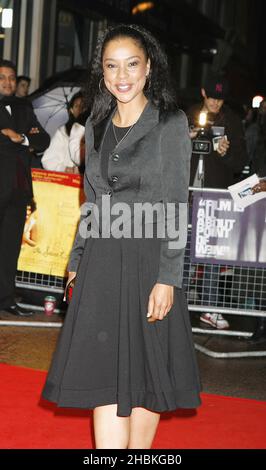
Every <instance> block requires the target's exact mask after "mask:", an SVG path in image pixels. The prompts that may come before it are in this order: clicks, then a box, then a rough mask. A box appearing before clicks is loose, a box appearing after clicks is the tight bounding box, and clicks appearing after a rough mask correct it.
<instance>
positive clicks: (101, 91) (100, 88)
mask: <svg viewBox="0 0 266 470" xmlns="http://www.w3.org/2000/svg"><path fill="white" fill-rule="evenodd" d="M102 80H103V77H102V78H101V79H100V81H99V91H100V93H102V94H103V93H104V92H103V90H102V87H101V82H102Z"/></svg>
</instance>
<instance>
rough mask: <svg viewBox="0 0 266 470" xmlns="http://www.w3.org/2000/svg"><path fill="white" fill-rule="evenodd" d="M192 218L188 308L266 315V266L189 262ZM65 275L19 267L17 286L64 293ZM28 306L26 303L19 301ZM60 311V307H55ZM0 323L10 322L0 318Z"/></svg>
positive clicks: (203, 349) (224, 332) (240, 335)
mask: <svg viewBox="0 0 266 470" xmlns="http://www.w3.org/2000/svg"><path fill="white" fill-rule="evenodd" d="M190 191H191V198H190V201H192V200H193V196H194V195H195V194H199V193H201V192H202V190H201V189H199V188H190ZM213 191H215V192H216V193H219V192H220V193H228V191H224V190H213V189H211V188H209V189H205V188H204V192H205V193H206V192H207V193H208V192H210V193H211V192H213ZM191 230H192V225H191V221H190V224H189V229H188V242H187V246H186V251H185V262H184V288H185V291H186V295H187V300H188V308H189V310H190V311H191V312H210V313H222V314H230V315H237V316H250V317H256V318H258V317H266V270H265V267H264V266H262V267H257V266H255V267H254V266H249V265H247V266H243V265H237V261H235V262H234V263H233V264H230V262H228V261H227V262H226V263H224V262H221V263H220V264H212V263H211V262H209V263H208V262H207V261H204V262H202V261H201V262H199V263H198V262H196V263H195V262H192V260H191V243H192V242H191ZM64 285H65V278H64V277H60V276H53V275H47V274H38V273H33V272H27V271H18V272H17V277H16V286H17V287H18V288H22V289H30V290H35V291H39V292H43V293H44V295H46V294H56V295H57V297H58V296H59V297H60V296H61V298H62V296H63V291H64ZM22 305H24V306H29V305H28V304H25V303H24V304H22ZM30 306H31V307H34V308H35V309H36V310H39V311H41V310H43V306H40V305H33V306H32V305H30ZM56 312H59V310H56ZM1 324H5V325H7V324H10V322H8V321H5V322H2V321H0V325H1ZM12 324H16V325H18V324H20V325H21V324H23V325H25V326H28V325H30V326H39V327H47V326H54V327H57V326H61V323H60V322H53V323H52V322H51V323H49V322H30V321H28V322H27V320H25V321H23V322H12ZM192 330H193V332H194V333H197V334H207V335H222V336H227V337H231V336H235V337H238V338H244V339H245V338H249V337H250V336H251V335H252V334H253V332H251V331H243V330H240V331H235V330H232V329H229V330H216V329H211V328H201V327H193V328H192ZM195 347H196V349H197V350H199V351H201V352H202V353H204V354H207V355H209V356H211V357H214V358H236V357H259V356H266V351H250V350H247V351H232V352H228V351H226V352H217V351H212V350H211V349H209V348H207V347H206V346H202V345H200V344H197V343H195Z"/></svg>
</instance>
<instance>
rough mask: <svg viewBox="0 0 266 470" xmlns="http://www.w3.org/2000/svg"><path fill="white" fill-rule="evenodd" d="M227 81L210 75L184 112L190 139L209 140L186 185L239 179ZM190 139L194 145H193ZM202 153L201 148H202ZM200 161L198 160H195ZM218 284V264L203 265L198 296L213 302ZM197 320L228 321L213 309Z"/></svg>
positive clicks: (237, 137) (237, 134)
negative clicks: (203, 115) (198, 100)
mask: <svg viewBox="0 0 266 470" xmlns="http://www.w3.org/2000/svg"><path fill="white" fill-rule="evenodd" d="M227 92H228V84H227V81H226V80H225V78H224V77H222V76H219V75H211V76H209V77H208V79H207V80H206V83H205V84H204V87H203V88H201V95H202V98H203V101H202V102H201V103H199V104H196V105H195V106H193V107H192V108H190V109H189V110H188V112H187V115H188V120H189V125H190V137H191V139H192V140H194V139H196V141H197V139H200V138H201V135H202V134H204V139H205V140H206V141H209V146H210V148H209V153H208V152H206V154H205V155H204V156H203V157H200V152H198V153H193V154H192V159H191V170H190V186H194V187H205V188H220V189H227V188H228V186H230V185H232V184H234V183H236V182H237V181H238V179H240V176H241V171H242V170H243V168H244V166H245V164H247V161H248V157H247V151H246V144H245V138H244V132H243V127H242V122H241V120H240V118H239V117H238V116H237V115H236V114H235V113H234V112H233V111H232V110H231V109H230V108H229V107H228V106H227V105H225V104H224V100H225V98H226V97H227ZM201 112H205V113H206V126H205V127H204V132H203V129H202V128H201V127H200V125H199V116H200V113H201ZM195 143H196V144H197V142H195V140H194V145H193V147H194V149H195ZM203 153H204V152H203ZM199 162H200V164H199ZM218 286H219V268H218V266H216V265H213V266H211V267H210V266H209V265H205V269H204V282H203V289H202V300H203V301H204V303H205V304H206V305H209V306H214V304H215V302H216V295H217V289H218ZM200 320H201V321H203V322H205V323H207V324H209V325H211V326H212V327H214V328H217V329H225V328H228V327H229V323H228V321H227V320H226V319H225V318H224V317H223V316H222V315H221V314H217V313H204V314H202V315H201V317H200Z"/></svg>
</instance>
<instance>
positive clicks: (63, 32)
mask: <svg viewBox="0 0 266 470" xmlns="http://www.w3.org/2000/svg"><path fill="white" fill-rule="evenodd" d="M140 3H142V4H143V3H145V2H141V1H136V0H0V15H1V12H2V10H3V9H10V10H12V12H13V18H12V26H11V27H8V28H3V27H2V28H1V29H0V53H1V56H3V57H4V58H6V59H12V60H13V61H14V62H16V64H17V68H18V74H25V75H29V76H30V77H31V79H32V84H31V91H33V90H35V89H36V88H38V87H39V86H40V85H41V84H42V83H43V81H44V80H45V79H46V78H47V77H49V76H52V75H53V74H55V73H56V72H62V71H64V70H67V69H69V68H71V67H73V66H75V65H83V66H84V67H86V66H87V65H88V62H89V61H90V59H91V57H92V54H93V51H94V48H95V44H96V40H97V37H98V34H99V32H100V31H102V30H103V29H104V28H106V27H107V26H108V25H110V24H115V23H117V22H126V23H128V22H131V23H132V22H134V23H140V24H143V25H144V26H146V27H147V28H149V29H150V30H151V31H152V32H154V34H155V35H157V37H158V38H159V39H160V41H161V43H162V44H163V45H164V46H165V48H166V50H167V52H168V56H169V58H170V63H171V66H172V71H173V76H174V80H175V84H176V87H177V88H178V89H179V90H181V91H182V90H186V89H187V90H189V92H190V91H191V90H193V89H196V88H198V87H199V85H200V84H201V83H202V82H203V81H204V78H205V77H206V75H207V74H208V72H209V71H210V70H211V69H213V70H218V71H225V72H227V74H229V75H230V78H231V81H232V83H233V88H234V86H235V92H236V95H237V97H238V99H239V100H242V101H243V100H244V99H247V98H248V97H249V95H252V93H254V92H256V91H261V92H263V91H264V90H262V89H261V88H263V84H264V79H265V64H264V61H261V58H260V54H261V52H262V44H264V42H265V28H264V27H263V26H264V25H263V24H262V22H263V14H264V13H265V2H264V1H263V0H254V1H253V2H251V1H250V0H230V1H229V0H154V1H153V2H146V6H147V4H150V5H148V7H149V6H150V8H147V9H143V10H141V9H139V4H140ZM263 39H264V41H263ZM260 49H261V50H260ZM261 62H262V63H261Z"/></svg>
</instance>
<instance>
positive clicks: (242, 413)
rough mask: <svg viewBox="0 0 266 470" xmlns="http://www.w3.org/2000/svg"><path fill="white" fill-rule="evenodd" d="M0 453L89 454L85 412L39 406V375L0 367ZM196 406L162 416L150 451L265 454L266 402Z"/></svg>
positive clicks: (211, 401)
mask: <svg viewBox="0 0 266 470" xmlns="http://www.w3.org/2000/svg"><path fill="white" fill-rule="evenodd" d="M0 375H1V387H0V448H1V449H18V448H20V449H36V448H37V449H38V448H40V449H75V448H76V449H90V448H92V447H93V443H92V420H91V412H87V411H80V410H78V411H75V410H70V409H57V408H56V406H54V405H53V404H50V403H48V402H46V401H44V400H40V393H41V390H42V387H43V384H44V380H45V376H46V373H45V372H41V371H36V370H33V369H26V368H23V367H14V366H9V365H6V364H0ZM202 401H203V404H202V406H201V407H200V408H199V409H198V410H197V412H195V411H194V410H183V411H178V412H174V413H164V414H163V415H162V418H161V421H160V425H159V428H158V431H157V435H156V438H155V441H154V446H153V447H154V448H156V449H193V448H194V449H211V448H212V449H214V448H215V449H236V448H240V449H259V448H260V449H266V437H265V435H266V433H265V431H266V402H262V401H256V400H247V399H243V398H227V397H223V396H217V395H208V394H202Z"/></svg>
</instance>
